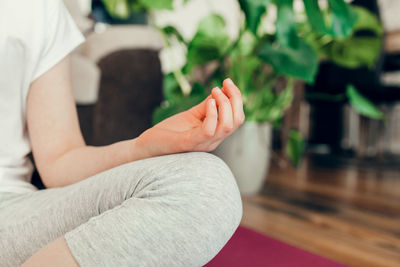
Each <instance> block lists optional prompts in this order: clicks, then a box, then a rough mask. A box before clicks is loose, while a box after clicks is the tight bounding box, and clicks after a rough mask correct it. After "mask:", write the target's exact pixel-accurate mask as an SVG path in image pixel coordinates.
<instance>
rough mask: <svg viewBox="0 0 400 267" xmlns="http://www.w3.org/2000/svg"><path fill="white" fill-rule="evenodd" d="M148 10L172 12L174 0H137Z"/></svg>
mask: <svg viewBox="0 0 400 267" xmlns="http://www.w3.org/2000/svg"><path fill="white" fill-rule="evenodd" d="M137 1H139V3H141V4H142V5H143V6H144V7H146V8H147V9H155V10H160V9H169V10H172V7H173V6H172V4H173V2H174V1H173V0H137Z"/></svg>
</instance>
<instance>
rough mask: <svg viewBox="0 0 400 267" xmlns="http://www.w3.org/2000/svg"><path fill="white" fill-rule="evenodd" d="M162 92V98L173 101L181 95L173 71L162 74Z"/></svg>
mask: <svg viewBox="0 0 400 267" xmlns="http://www.w3.org/2000/svg"><path fill="white" fill-rule="evenodd" d="M163 93H164V99H165V100H167V101H175V100H176V99H178V98H181V97H182V92H181V90H180V88H179V84H178V82H177V81H176V79H175V76H174V74H173V73H169V74H167V75H165V76H164V81H163Z"/></svg>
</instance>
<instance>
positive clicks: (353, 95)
mask: <svg viewBox="0 0 400 267" xmlns="http://www.w3.org/2000/svg"><path fill="white" fill-rule="evenodd" d="M346 93H347V96H348V98H349V100H350V104H351V106H352V107H353V108H354V109H355V110H356V111H357V112H358V113H359V114H361V115H364V116H366V117H369V118H372V119H378V120H382V119H384V115H383V113H382V112H381V111H380V110H379V109H378V108H376V107H375V105H374V104H372V103H371V102H370V101H369V100H368V99H367V98H366V97H364V96H363V95H362V94H360V93H359V92H358V91H357V90H356V88H355V87H354V86H353V85H348V86H347V91H346Z"/></svg>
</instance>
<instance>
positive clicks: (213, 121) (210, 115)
mask: <svg viewBox="0 0 400 267" xmlns="http://www.w3.org/2000/svg"><path fill="white" fill-rule="evenodd" d="M206 104H207V114H206V117H205V119H204V121H203V124H202V130H203V133H204V134H205V135H206V136H207V137H212V136H214V134H215V131H216V129H217V124H218V111H217V104H216V102H215V99H213V98H211V99H209V100H208V101H207V103H206Z"/></svg>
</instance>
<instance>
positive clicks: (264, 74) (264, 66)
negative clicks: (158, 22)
mask: <svg viewBox="0 0 400 267" xmlns="http://www.w3.org/2000/svg"><path fill="white" fill-rule="evenodd" d="M238 2H239V5H240V7H241V10H242V12H243V14H244V17H245V19H244V23H243V24H242V27H241V29H240V32H239V35H238V38H237V39H235V40H230V39H229V37H228V35H227V33H226V28H225V21H224V19H223V18H222V17H220V16H218V15H216V14H213V15H211V16H209V17H206V18H204V19H203V20H202V21H201V22H200V24H199V27H198V30H197V32H196V34H195V36H194V37H193V39H192V40H185V39H184V38H183V37H182V36H181V35H180V34H179V32H178V31H177V30H176V29H175V28H174V27H172V26H168V27H165V28H163V29H161V30H162V33H163V35H164V38H165V43H166V45H167V46H168V45H170V43H171V40H172V39H175V41H176V40H178V41H179V42H181V43H182V44H183V45H185V46H186V47H187V63H186V65H185V66H184V67H183V68H182V69H178V70H175V71H174V72H172V73H170V74H167V75H166V76H165V81H164V85H165V86H164V95H165V101H164V103H163V105H162V106H161V107H160V108H158V109H157V110H156V111H155V113H154V123H157V122H159V121H161V120H163V119H164V118H166V117H168V116H170V115H173V114H175V113H178V112H180V111H183V110H185V109H186V108H188V107H189V106H191V105H195V104H197V103H199V102H200V101H201V100H202V99H204V97H205V96H206V95H207V94H208V93H209V91H208V90H209V89H211V88H212V87H214V86H218V85H219V82H220V81H221V80H222V79H223V78H225V77H227V76H229V77H231V78H232V79H233V80H234V81H235V82H236V84H237V85H238V87H239V88H240V89H241V91H242V95H243V102H244V110H245V114H246V120H247V121H257V122H263V121H268V122H271V123H272V124H274V125H279V123H280V121H281V119H282V117H283V115H284V112H285V110H286V109H287V108H288V107H289V106H290V105H291V102H292V100H293V87H294V84H295V82H296V80H303V81H305V82H308V83H313V81H314V79H315V75H316V73H317V71H318V67H319V60H330V61H333V62H335V63H337V64H339V65H342V66H345V67H350V68H355V67H359V66H365V65H367V66H369V67H373V65H374V63H375V61H376V59H377V56H378V54H379V50H380V45H381V36H382V28H381V26H380V24H379V22H378V21H377V19H376V17H375V16H374V15H372V14H371V13H370V12H368V11H367V10H365V9H363V8H359V7H352V6H349V5H348V4H346V3H345V2H344V1H343V0H329V1H328V2H329V8H328V9H325V10H321V8H320V7H319V5H318V1H317V0H304V1H303V2H304V5H305V14H301V13H299V12H296V11H295V10H294V9H293V1H292V0H280V1H273V0H263V1H262V0H239V1H238ZM271 5H274V6H276V8H277V19H276V21H275V26H276V31H275V33H272V34H270V33H266V32H265V31H264V30H263V26H262V18H263V16H264V15H265V14H267V13H268V11H269V9H270V7H271ZM301 15H305V16H303V19H301V17H302V16H301ZM364 30H369V31H371V32H372V33H373V34H372V35H370V36H368V37H359V36H358V35H357V32H358V31H364ZM199 73H201V75H199ZM199 77H201V78H199ZM188 84H193V87H192V88H193V90H190V86H189V87H188ZM188 88H189V90H188ZM292 137H295V138H292ZM302 144H304V141H303V140H302V138H301V135H299V134H297V133H296V132H295V131H292V132H290V133H289V141H288V148H287V151H288V152H289V151H290V153H288V155H289V157H290V158H291V159H292V161H293V162H294V163H295V164H298V162H299V158H300V157H299V156H298V155H300V154H301V153H302V150H301V149H300V148H304V145H302Z"/></svg>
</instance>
